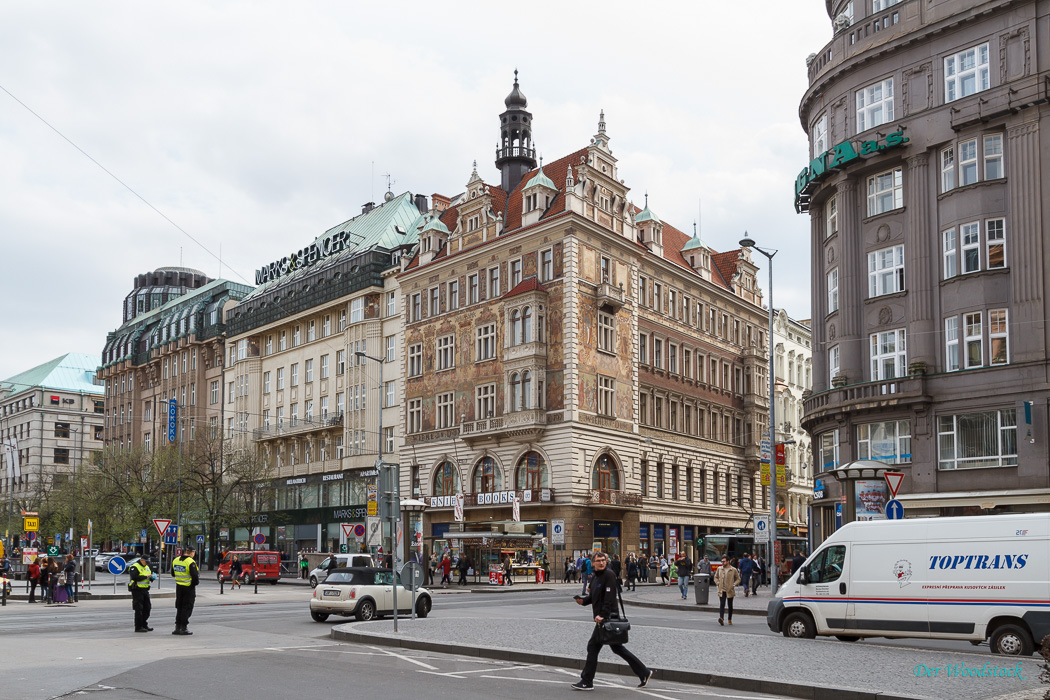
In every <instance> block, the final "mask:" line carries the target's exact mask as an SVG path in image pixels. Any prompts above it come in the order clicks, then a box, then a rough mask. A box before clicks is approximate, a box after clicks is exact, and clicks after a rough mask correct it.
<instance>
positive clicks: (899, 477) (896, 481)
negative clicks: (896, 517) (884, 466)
mask: <svg viewBox="0 0 1050 700" xmlns="http://www.w3.org/2000/svg"><path fill="white" fill-rule="evenodd" d="M883 476H884V477H886V483H887V484H889V487H890V495H891V496H892V497H893V498H896V497H897V490H898V489H900V487H901V482H902V481H904V474H903V473H902V472H886V473H885V474H883Z"/></svg>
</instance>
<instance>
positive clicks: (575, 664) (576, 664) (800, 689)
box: [331, 625, 922, 700]
mask: <svg viewBox="0 0 1050 700" xmlns="http://www.w3.org/2000/svg"><path fill="white" fill-rule="evenodd" d="M340 626H342V625H340ZM331 636H332V639H335V640H337V641H343V642H356V643H358V644H376V645H379V646H388V647H396V648H400V649H414V650H416V651H433V652H438V653H441V654H458V655H460V656H477V657H480V658H485V659H495V660H499V661H516V662H521V663H531V664H540V665H543V666H556V667H560V668H571V669H574V670H582V669H583V661H584V660H583V659H570V658H566V657H564V656H549V655H547V654H542V653H539V652H533V651H520V650H516V649H503V648H499V647H484V648H482V647H472V646H467V645H466V644H454V643H448V642H429V641H424V640H420V639H405V638H396V637H393V636H392V635H388V634H371V633H368V632H346V631H343V630H340V629H338V628H337V627H336V628H333V629H332V632H331ZM650 668H652V669H653V670H654V671H655V672H656V674H655V676H654V677H655V678H656V679H657V680H665V681H671V682H675V683H688V684H691V685H709V686H715V687H719V688H728V689H730V690H742V691H748V692H754V693H767V694H777V693H779V694H781V695H790V696H791V697H795V698H803V699H804V700H922V699H921V698H920V697H919V696H913V695H892V694H889V693H880V692H869V691H864V690H853V689H850V688H833V687H830V686H826V685H822V686H808V685H802V684H800V683H791V682H788V681H776V680H768V679H762V678H747V677H744V676H723V675H721V674H715V673H704V672H702V671H685V670H681V669H670V668H659V667H656V666H650ZM598 671H599V672H602V673H613V674H617V675H621V676H633V675H634V674H633V673H632V672H631V669H630V667H628V666H624V665H621V664H614V663H611V662H609V661H599V662H598Z"/></svg>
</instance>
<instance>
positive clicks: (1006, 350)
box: [944, 309, 1010, 372]
mask: <svg viewBox="0 0 1050 700" xmlns="http://www.w3.org/2000/svg"><path fill="white" fill-rule="evenodd" d="M960 331H961V332H960ZM1009 346H1010V336H1009V325H1008V322H1007V310H1006V309H989V310H988V311H974V312H968V313H963V314H961V315H958V316H949V317H947V318H946V319H944V368H945V370H946V371H948V372H955V371H957V370H960V369H973V368H975V367H993V366H995V365H1005V364H1006V363H1008V362H1009V361H1010V359H1009V358H1010V347H1009Z"/></svg>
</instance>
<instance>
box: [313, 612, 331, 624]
mask: <svg viewBox="0 0 1050 700" xmlns="http://www.w3.org/2000/svg"><path fill="white" fill-rule="evenodd" d="M310 617H312V618H313V619H314V622H324V621H325V620H327V619H328V613H322V612H315V611H313V610H311V611H310Z"/></svg>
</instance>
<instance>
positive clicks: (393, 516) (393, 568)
mask: <svg viewBox="0 0 1050 700" xmlns="http://www.w3.org/2000/svg"><path fill="white" fill-rule="evenodd" d="M354 354H355V355H357V356H358V357H362V358H364V359H366V360H372V361H373V362H375V363H376V364H378V365H379V456H378V457H377V458H376V469H377V470H378V471H380V472H382V470H383V469H384V468H385V466H386V465H384V464H383V360H380V359H379V358H378V357H372V356H371V355H368V354H367V353H364V352H362V351H360V350H358V351H356V352H355V353H354ZM391 469H393V471H394V478H393V479H391V482H392V489H391V490H392V491H393V493H392V494H391V497H390V500H389V501H388V506H387V513H388V514H389V515H390V574H391V576H392V578H393V585H392V588H393V591H394V600H393V603H394V633H395V634H396V633H397V551H396V547H397V523H398V522H399V521H400V520H401V513H400V507H401V493H400V491H401V465H400V464H394V465H391ZM380 481H382V479H380ZM391 507H392V508H391ZM391 510H393V511H394V512H393V513H390V511H391Z"/></svg>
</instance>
